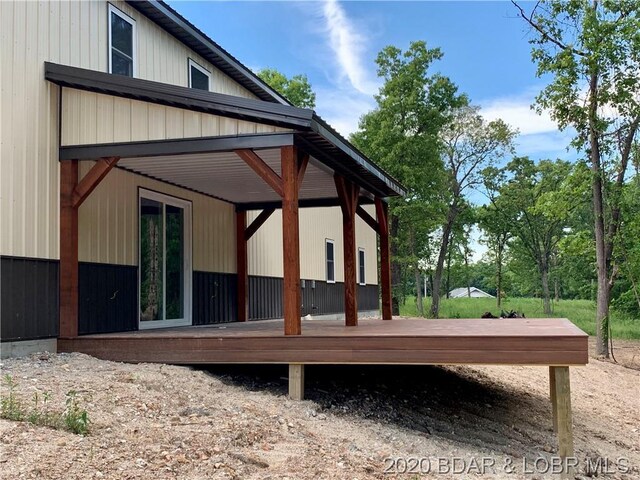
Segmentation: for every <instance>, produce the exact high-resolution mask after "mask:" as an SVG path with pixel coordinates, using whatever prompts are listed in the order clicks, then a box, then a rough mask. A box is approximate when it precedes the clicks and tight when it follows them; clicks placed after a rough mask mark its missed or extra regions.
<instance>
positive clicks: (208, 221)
mask: <svg viewBox="0 0 640 480" xmlns="http://www.w3.org/2000/svg"><path fill="white" fill-rule="evenodd" d="M92 165H93V162H81V164H80V175H84V174H85V173H86V172H87V171H88V170H89V169H90V168H91V166H92ZM139 188H146V189H149V190H154V191H157V192H160V193H164V194H166V195H171V196H174V197H178V198H182V199H185V200H190V201H191V202H192V216H193V218H192V225H193V235H192V239H193V246H192V250H193V270H198V271H208V272H225V273H233V272H235V271H236V258H235V248H236V245H235V226H234V225H235V223H234V222H235V214H234V208H233V205H231V204H229V203H226V202H222V201H220V200H216V199H214V198H211V197H207V196H205V195H201V194H198V193H194V192H190V191H188V190H184V189H182V188H179V187H174V186H173V185H168V184H166V183H163V182H159V181H156V180H152V179H149V178H147V177H143V176H142V175H136V174H133V173H130V172H127V171H124V170H122V169H118V168H115V169H113V170H112V171H111V172H109V175H107V176H106V177H105V179H104V180H103V181H102V183H101V184H100V185H98V187H97V188H96V189H95V190H94V191H93V193H92V194H91V195H90V196H89V198H87V200H86V201H85V202H84V203H83V204H82V205H81V206H80V210H79V212H78V230H79V237H78V255H79V259H80V261H82V262H98V263H112V264H120V265H137V264H138V189H139Z"/></svg>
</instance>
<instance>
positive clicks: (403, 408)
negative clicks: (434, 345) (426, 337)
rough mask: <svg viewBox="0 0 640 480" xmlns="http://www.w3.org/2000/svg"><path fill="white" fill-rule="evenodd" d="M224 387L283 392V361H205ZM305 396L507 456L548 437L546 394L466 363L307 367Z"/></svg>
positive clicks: (544, 444)
mask: <svg viewBox="0 0 640 480" xmlns="http://www.w3.org/2000/svg"><path fill="white" fill-rule="evenodd" d="M205 370H206V371H208V372H209V373H210V374H212V375H215V376H216V377H218V378H220V379H221V380H222V381H223V382H225V383H227V384H229V385H236V386H241V387H243V388H246V389H248V390H253V391H256V390H257V391H267V392H270V393H272V394H274V395H286V394H287V388H288V383H287V375H288V369H287V366H283V365H260V366H256V365H234V366H217V365H216V366H207V367H206V368H205ZM305 399H306V400H310V401H312V402H314V403H315V406H312V407H311V408H313V409H314V411H315V412H316V413H317V414H321V413H322V412H331V413H332V414H337V415H344V416H354V417H359V418H364V419H371V420H375V421H378V422H384V423H388V424H393V425H395V426H397V427H400V428H401V429H406V430H407V431H408V432H409V433H414V434H417V435H424V436H430V437H436V438H442V439H447V440H449V441H452V442H461V443H464V444H467V445H474V446H478V447H482V448H486V449H489V450H492V451H499V452H503V453H504V454H506V455H511V456H517V457H522V456H524V455H526V456H536V455H538V454H539V453H540V452H541V450H542V449H545V450H548V449H549V448H550V447H549V446H548V444H549V443H550V442H551V441H552V435H551V431H550V428H548V427H550V425H547V424H550V405H549V401H548V399H547V398H546V397H544V398H543V397H540V396H537V395H532V394H529V393H528V392H525V391H522V390H517V389H513V388H509V387H506V386H505V385H504V384H501V383H496V382H494V381H492V380H491V378H489V377H488V376H486V375H484V374H482V373H480V372H478V371H477V370H473V369H470V368H466V367H432V366H406V365H399V366H390V365H307V366H306V367H305Z"/></svg>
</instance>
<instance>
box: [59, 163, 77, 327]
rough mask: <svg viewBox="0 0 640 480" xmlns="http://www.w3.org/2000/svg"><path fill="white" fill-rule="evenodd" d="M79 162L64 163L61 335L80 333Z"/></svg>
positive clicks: (61, 176)
mask: <svg viewBox="0 0 640 480" xmlns="http://www.w3.org/2000/svg"><path fill="white" fill-rule="evenodd" d="M77 185H78V161H77V160H63V161H61V162H60V305H59V309H60V310H59V314H60V318H59V322H60V332H59V335H60V337H63V338H73V337H77V336H78V207H76V206H74V192H75V190H76V187H77Z"/></svg>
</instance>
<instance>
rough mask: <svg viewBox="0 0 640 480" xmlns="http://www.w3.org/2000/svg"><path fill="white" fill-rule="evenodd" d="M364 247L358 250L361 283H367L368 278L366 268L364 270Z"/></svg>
mask: <svg viewBox="0 0 640 480" xmlns="http://www.w3.org/2000/svg"><path fill="white" fill-rule="evenodd" d="M364 265H365V262H364V248H360V249H359V250H358V283H359V284H360V285H366V284H367V279H366V277H365V275H364V274H365V270H364Z"/></svg>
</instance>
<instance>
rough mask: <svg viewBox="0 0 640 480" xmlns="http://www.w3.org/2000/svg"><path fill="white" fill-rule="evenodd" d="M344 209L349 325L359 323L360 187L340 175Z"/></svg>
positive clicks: (345, 314)
mask: <svg viewBox="0 0 640 480" xmlns="http://www.w3.org/2000/svg"><path fill="white" fill-rule="evenodd" d="M334 180H335V183H336V190H337V192H338V199H339V200H340V209H341V210H342V245H343V249H344V252H343V253H344V320H345V325H346V326H347V327H355V326H357V325H358V290H357V285H358V279H357V278H356V271H357V268H356V209H357V207H358V197H359V196H360V187H358V186H357V185H355V184H354V183H353V182H350V181H349V180H347V179H346V178H344V177H341V176H339V175H335V176H334Z"/></svg>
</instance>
